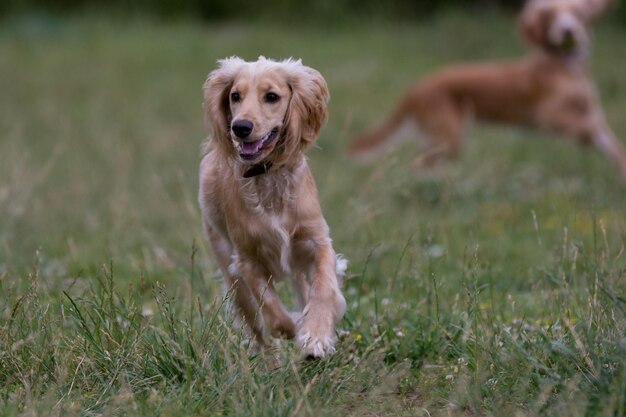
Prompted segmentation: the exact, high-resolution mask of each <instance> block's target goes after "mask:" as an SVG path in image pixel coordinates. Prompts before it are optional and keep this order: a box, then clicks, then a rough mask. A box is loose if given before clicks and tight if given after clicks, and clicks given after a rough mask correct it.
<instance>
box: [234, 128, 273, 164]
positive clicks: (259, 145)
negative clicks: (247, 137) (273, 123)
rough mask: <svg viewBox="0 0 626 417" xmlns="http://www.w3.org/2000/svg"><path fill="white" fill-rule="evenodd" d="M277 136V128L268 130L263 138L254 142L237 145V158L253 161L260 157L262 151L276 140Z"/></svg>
mask: <svg viewBox="0 0 626 417" xmlns="http://www.w3.org/2000/svg"><path fill="white" fill-rule="evenodd" d="M277 136H278V128H277V127H275V128H274V129H272V130H270V131H269V132H268V133H267V134H266V135H265V136H263V137H262V138H261V139H259V140H255V141H254V142H245V141H244V142H240V143H239V156H240V157H241V158H243V159H247V160H253V159H256V158H257V157H258V156H259V155H261V153H262V151H263V150H264V149H267V147H268V146H269V145H270V144H271V143H272V142H273V141H274V139H276V137H277Z"/></svg>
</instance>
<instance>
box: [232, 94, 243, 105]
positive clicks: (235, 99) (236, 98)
mask: <svg viewBox="0 0 626 417" xmlns="http://www.w3.org/2000/svg"><path fill="white" fill-rule="evenodd" d="M240 99H241V96H240V95H239V93H230V101H232V102H233V103H237V102H238V101H239V100H240Z"/></svg>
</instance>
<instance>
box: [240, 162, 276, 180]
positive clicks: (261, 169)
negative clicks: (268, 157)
mask: <svg viewBox="0 0 626 417" xmlns="http://www.w3.org/2000/svg"><path fill="white" fill-rule="evenodd" d="M271 168H272V162H271V161H267V162H259V163H258V164H256V165H252V166H251V167H250V168H248V169H247V170H246V171H245V172H244V173H243V177H244V178H252V177H256V176H257V175H263V174H266V173H267V172H268V171H269V170H270V169H271Z"/></svg>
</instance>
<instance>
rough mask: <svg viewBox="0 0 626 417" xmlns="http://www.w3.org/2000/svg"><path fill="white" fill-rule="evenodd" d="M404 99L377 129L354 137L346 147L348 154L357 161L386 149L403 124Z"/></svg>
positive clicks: (405, 115) (405, 113) (405, 116)
mask: <svg viewBox="0 0 626 417" xmlns="http://www.w3.org/2000/svg"><path fill="white" fill-rule="evenodd" d="M407 101H408V97H406V98H405V99H404V100H402V102H401V103H400V105H399V106H398V107H397V108H396V109H395V110H394V111H393V113H391V115H390V116H389V117H388V118H387V120H385V121H384V122H383V124H382V125H380V126H379V127H378V128H376V129H375V130H373V131H371V132H367V133H364V134H362V135H360V136H358V137H356V138H355V139H354V140H353V141H352V142H350V145H349V146H348V154H349V155H350V156H351V157H353V158H357V159H370V158H372V157H374V156H376V155H378V154H379V153H380V152H381V151H383V150H384V149H385V148H387V147H388V146H389V145H390V144H391V143H392V142H393V141H392V139H394V138H396V137H398V136H399V135H396V134H397V133H398V131H399V130H400V128H401V127H402V126H403V125H404V124H405V122H406V119H407V116H408V113H407V107H408V106H407V104H408V103H407Z"/></svg>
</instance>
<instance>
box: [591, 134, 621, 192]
mask: <svg viewBox="0 0 626 417" xmlns="http://www.w3.org/2000/svg"><path fill="white" fill-rule="evenodd" d="M593 144H594V145H595V146H596V148H597V149H598V150H599V151H600V152H602V154H604V156H605V157H606V158H607V159H608V160H610V161H611V162H613V163H614V164H615V165H617V167H618V169H619V171H620V175H621V177H622V180H623V181H625V182H626V150H625V149H624V145H623V144H622V143H621V142H620V141H619V139H617V137H615V135H614V134H613V132H612V131H611V129H610V128H609V127H608V126H602V127H601V128H600V129H598V130H597V131H596V132H595V134H594V136H593Z"/></svg>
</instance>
